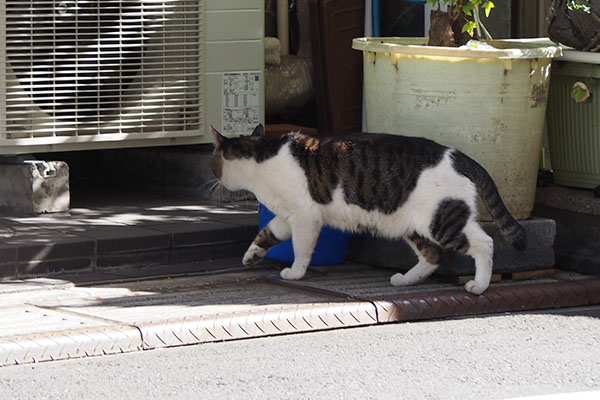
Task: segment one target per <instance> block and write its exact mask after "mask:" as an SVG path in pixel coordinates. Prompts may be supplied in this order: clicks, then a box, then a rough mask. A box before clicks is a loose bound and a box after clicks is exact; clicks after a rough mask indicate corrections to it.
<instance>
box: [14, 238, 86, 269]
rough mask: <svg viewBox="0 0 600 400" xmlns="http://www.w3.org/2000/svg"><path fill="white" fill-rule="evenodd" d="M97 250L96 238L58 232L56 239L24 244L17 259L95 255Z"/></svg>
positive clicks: (32, 259) (38, 259)
mask: <svg viewBox="0 0 600 400" xmlns="http://www.w3.org/2000/svg"><path fill="white" fill-rule="evenodd" d="M95 251H96V243H95V241H94V240H91V239H86V238H80V237H76V236H70V235H68V236H66V235H61V234H57V235H56V239H55V240H50V239H49V240H47V241H46V242H45V243H34V244H22V245H20V246H18V249H17V261H18V262H19V263H24V262H28V261H42V260H53V259H68V258H81V257H88V258H91V257H93V255H94V253H95Z"/></svg>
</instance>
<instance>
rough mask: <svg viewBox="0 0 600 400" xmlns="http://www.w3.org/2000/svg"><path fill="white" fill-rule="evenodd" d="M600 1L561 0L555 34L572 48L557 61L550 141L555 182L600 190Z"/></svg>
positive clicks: (552, 24)
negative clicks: (599, 51) (599, 35)
mask: <svg viewBox="0 0 600 400" xmlns="http://www.w3.org/2000/svg"><path fill="white" fill-rule="evenodd" d="M599 7H600V6H599V5H598V3H597V2H588V1H585V0H556V1H555V2H554V6H553V9H552V12H551V15H550V22H549V24H550V26H549V34H550V37H551V38H552V39H554V40H556V41H558V42H560V43H563V44H565V45H568V46H571V47H573V48H572V49H566V50H565V51H564V56H563V57H562V58H560V59H559V60H557V61H555V62H554V64H553V67H552V79H551V84H550V92H549V95H548V112H547V122H548V140H549V145H550V160H551V163H552V170H553V172H554V183H556V184H559V185H564V186H573V187H580V188H586V189H591V188H598V189H597V190H600V119H599V118H598V116H599V115H600V102H599V98H598V96H600V53H597V52H593V51H594V50H595V51H598V50H599V49H600V37H598V35H597V34H596V32H597V31H598V29H599V28H600V8H599Z"/></svg>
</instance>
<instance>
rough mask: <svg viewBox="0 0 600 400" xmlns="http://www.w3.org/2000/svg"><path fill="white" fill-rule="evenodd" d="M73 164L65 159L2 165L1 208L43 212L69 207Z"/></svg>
mask: <svg viewBox="0 0 600 400" xmlns="http://www.w3.org/2000/svg"><path fill="white" fill-rule="evenodd" d="M69 203H70V195H69V166H68V165H67V164H66V163H65V162H63V161H23V162H15V163H1V164H0V210H1V211H2V212H4V213H10V214H41V213H51V212H62V211H67V210H68V209H69Z"/></svg>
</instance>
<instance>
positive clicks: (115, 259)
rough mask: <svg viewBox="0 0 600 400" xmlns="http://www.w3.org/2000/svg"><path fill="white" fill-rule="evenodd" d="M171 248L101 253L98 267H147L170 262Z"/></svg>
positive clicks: (97, 261) (97, 260)
mask: <svg viewBox="0 0 600 400" xmlns="http://www.w3.org/2000/svg"><path fill="white" fill-rule="evenodd" d="M169 262H170V259H169V250H150V251H134V252H127V253H112V254H99V255H98V257H97V259H96V266H97V268H108V267H146V266H150V265H165V264H169Z"/></svg>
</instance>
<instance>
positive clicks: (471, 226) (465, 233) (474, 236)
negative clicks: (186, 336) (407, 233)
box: [430, 199, 494, 294]
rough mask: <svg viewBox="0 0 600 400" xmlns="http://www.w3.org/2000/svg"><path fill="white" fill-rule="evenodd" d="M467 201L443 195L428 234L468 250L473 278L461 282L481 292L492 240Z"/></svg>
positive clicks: (485, 285)
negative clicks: (473, 270) (473, 262)
mask: <svg viewBox="0 0 600 400" xmlns="http://www.w3.org/2000/svg"><path fill="white" fill-rule="evenodd" d="M471 209H472V207H469V206H468V205H467V203H466V202H465V201H463V200H460V199H444V200H443V201H442V202H441V203H440V204H439V206H438V209H437V211H436V213H435V216H434V218H433V220H432V222H431V226H430V229H431V235H432V237H433V239H434V240H436V241H437V242H438V243H439V244H440V245H441V246H442V247H443V248H445V249H449V250H453V251H455V252H457V253H461V254H468V255H470V256H471V257H473V259H474V260H475V279H473V280H471V281H469V282H467V283H466V284H465V289H466V291H467V292H469V293H473V294H481V293H483V292H484V291H485V290H486V289H487V288H488V286H489V285H490V280H491V278H492V263H493V255H494V241H493V240H492V238H491V237H489V236H488V234H487V233H485V232H484V230H483V229H481V227H480V226H479V224H478V223H477V222H476V221H475V215H473V213H472V211H471Z"/></svg>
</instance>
